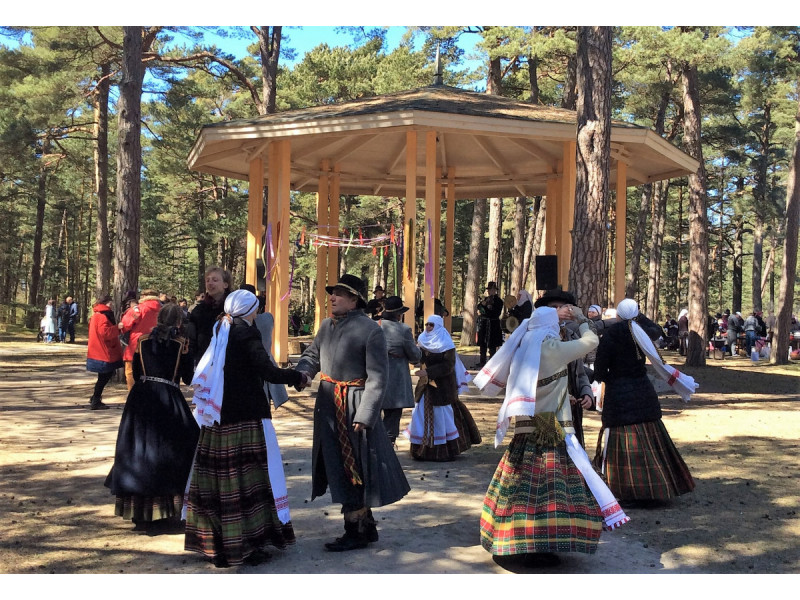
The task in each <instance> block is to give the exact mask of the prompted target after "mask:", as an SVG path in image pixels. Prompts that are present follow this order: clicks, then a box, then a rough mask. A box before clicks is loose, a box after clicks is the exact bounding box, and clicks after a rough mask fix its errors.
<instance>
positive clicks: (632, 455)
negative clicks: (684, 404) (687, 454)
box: [601, 419, 695, 500]
mask: <svg viewBox="0 0 800 600" xmlns="http://www.w3.org/2000/svg"><path fill="white" fill-rule="evenodd" d="M601 435H603V433H602V432H601ZM604 474H605V476H606V481H607V482H608V487H609V488H610V489H611V491H612V492H613V493H614V495H615V496H616V497H617V498H619V499H620V500H668V499H670V498H674V497H676V496H680V495H681V494H686V493H688V492H691V491H692V490H693V489H694V485H695V484H694V479H692V475H691V473H690V472H689V468H688V467H687V466H686V463H685V462H683V458H681V455H680V453H679V452H678V449H677V448H676V447H675V444H674V443H673V442H672V438H670V437H669V433H667V429H666V427H664V424H663V423H662V422H661V420H660V419H659V420H658V421H648V422H646V423H636V424H634V425H625V426H619V427H610V428H609V429H608V441H607V445H606V451H605V469H604Z"/></svg>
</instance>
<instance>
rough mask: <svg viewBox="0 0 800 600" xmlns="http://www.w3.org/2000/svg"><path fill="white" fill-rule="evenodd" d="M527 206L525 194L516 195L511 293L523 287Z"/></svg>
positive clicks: (516, 293) (517, 292) (517, 293)
mask: <svg viewBox="0 0 800 600" xmlns="http://www.w3.org/2000/svg"><path fill="white" fill-rule="evenodd" d="M527 208H528V199H527V198H526V197H525V196H517V198H516V200H515V201H514V235H513V237H512V242H511V243H512V247H511V284H510V285H509V290H510V293H511V294H515V295H519V291H520V290H521V289H522V288H523V287H524V283H523V280H522V272H523V268H524V266H525V264H524V262H523V259H524V258H525V230H526V227H525V225H526V223H525V215H526V213H527Z"/></svg>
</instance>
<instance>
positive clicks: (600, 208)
mask: <svg viewBox="0 0 800 600" xmlns="http://www.w3.org/2000/svg"><path fill="white" fill-rule="evenodd" d="M577 82H578V86H577V87H578V103H577V111H578V115H577V119H578V135H577V153H576V154H577V159H576V166H577V168H576V179H575V219H574V222H573V228H572V259H571V261H570V269H569V289H570V290H571V291H572V293H573V294H574V295H575V298H576V300H577V302H578V306H582V307H587V306H589V305H590V304H594V303H596V302H600V301H601V300H604V299H605V297H606V284H607V281H608V266H607V262H606V242H607V240H608V233H607V225H606V223H607V216H608V182H609V160H610V153H611V28H610V27H578V56H577ZM618 243H622V244H624V240H621V241H619V242H618ZM616 300H617V301H619V300H621V298H617V299H616Z"/></svg>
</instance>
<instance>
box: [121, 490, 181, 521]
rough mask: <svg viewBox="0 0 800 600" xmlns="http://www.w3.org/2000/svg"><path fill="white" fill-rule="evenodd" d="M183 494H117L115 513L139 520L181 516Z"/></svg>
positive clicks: (125, 517)
mask: <svg viewBox="0 0 800 600" xmlns="http://www.w3.org/2000/svg"><path fill="white" fill-rule="evenodd" d="M182 508H183V494H179V495H177V496H133V495H117V497H116V501H115V502H114V514H115V515H117V516H118V517H122V518H123V519H128V520H131V521H137V522H145V523H146V522H152V521H159V520H161V519H172V518H174V517H180V514H181V509H182Z"/></svg>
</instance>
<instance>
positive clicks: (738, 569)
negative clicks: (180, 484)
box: [0, 342, 800, 574]
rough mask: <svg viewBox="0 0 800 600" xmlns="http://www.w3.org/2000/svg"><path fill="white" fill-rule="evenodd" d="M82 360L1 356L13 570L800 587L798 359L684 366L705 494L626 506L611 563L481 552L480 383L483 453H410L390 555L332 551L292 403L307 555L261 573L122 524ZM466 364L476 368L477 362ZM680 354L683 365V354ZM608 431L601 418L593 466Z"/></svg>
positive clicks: (7, 350)
mask: <svg viewBox="0 0 800 600" xmlns="http://www.w3.org/2000/svg"><path fill="white" fill-rule="evenodd" d="M85 350H86V349H85V345H81V344H80V343H78V344H75V345H68V344H61V345H45V344H36V343H31V342H0V520H2V525H3V527H2V536H1V537H0V573H3V574H31V573H39V574H45V573H63V574H66V573H77V574H86V573H106V574H117V573H136V574H157V573H214V572H216V573H236V572H240V573H263V574H312V573H313V574H339V573H373V574H383V573H393V574H503V573H570V574H656V573H669V574H676V573H680V574H734V573H762V574H777V573H800V544H798V540H800V537H799V536H800V518H799V517H798V513H799V512H800V465H799V464H798V460H797V454H798V450H800V447H799V446H800V443H799V442H798V431H800V411H798V408H800V364H797V363H795V364H793V365H791V366H789V367H774V366H771V365H769V364H768V363H765V362H762V363H759V364H753V363H751V362H750V360H749V359H743V358H734V359H726V360H722V361H717V360H710V361H709V364H708V365H707V366H706V367H704V368H702V369H694V370H691V369H687V372H689V373H690V374H692V375H693V376H694V377H695V378H696V379H697V381H698V382H699V383H700V389H699V393H697V394H695V396H694V397H693V399H692V402H691V403H689V404H683V403H682V402H681V401H680V400H679V399H678V398H677V396H675V395H674V394H671V393H668V392H665V393H662V394H661V397H662V406H663V409H664V422H665V424H666V427H667V429H668V431H669V432H670V434H671V436H672V437H673V439H674V441H675V443H676V445H677V446H678V448H679V450H680V451H681V453H682V455H683V457H684V459H685V461H686V463H687V464H688V466H689V468H690V469H691V471H692V474H693V476H694V478H695V480H696V483H697V487H696V489H695V490H694V491H693V492H692V493H690V494H687V495H684V496H681V497H680V498H678V499H676V500H674V501H672V502H670V503H666V504H659V505H656V506H649V507H636V506H631V507H628V506H624V505H623V506H624V508H626V511H627V512H628V514H629V516H630V517H631V522H630V523H628V524H627V525H625V526H624V527H623V528H621V529H619V530H616V531H615V532H604V533H603V536H602V538H601V542H600V545H599V548H598V550H597V553H596V554H594V555H591V556H590V555H579V554H576V555H571V554H563V555H560V558H561V564H560V565H558V566H556V567H543V566H540V565H537V564H536V563H534V562H532V561H531V560H529V559H506V560H501V559H497V560H494V559H493V558H492V557H491V555H490V554H489V553H487V552H486V551H485V550H483V549H482V548H481V546H480V544H479V533H478V519H479V516H480V511H481V506H482V501H483V495H484V493H485V491H486V487H487V485H488V483H489V481H490V479H491V477H492V473H493V472H494V469H495V467H496V465H497V462H498V461H499V459H500V457H501V455H502V452H503V450H504V447H501V448H494V447H493V445H492V443H491V439H492V438H491V435H492V432H493V430H494V424H495V418H496V415H497V410H498V408H499V406H500V399H499V398H486V397H481V396H480V395H479V394H478V392H477V390H476V389H475V388H474V387H472V388H471V390H470V393H469V394H467V395H464V396H463V397H462V399H463V400H464V401H465V403H466V404H467V406H468V407H469V409H470V410H471V411H472V413H473V415H474V416H475V418H476V420H477V422H478V424H479V426H480V427H481V431H482V432H483V434H484V442H483V443H482V444H481V445H480V446H477V447H474V448H472V449H471V450H470V451H468V452H467V453H465V454H464V455H462V456H460V457H459V458H458V460H456V461H455V462H452V463H439V464H435V463H420V462H416V461H413V460H411V458H410V456H409V454H408V442H406V441H405V440H402V441H401V442H400V445H399V450H398V456H399V458H400V461H401V463H402V464H403V467H404V469H405V472H406V476H407V478H408V481H409V483H410V484H411V492H410V494H409V495H408V496H407V497H406V498H404V499H403V500H402V501H401V502H398V503H396V504H394V505H391V506H387V507H383V508H379V509H376V510H375V511H374V512H375V515H376V518H377V519H378V521H379V523H378V525H379V529H380V541H378V542H377V543H375V544H372V545H371V546H370V547H369V548H368V549H365V550H359V551H353V552H347V553H341V554H336V553H330V552H327V551H325V549H324V548H323V543H324V542H326V541H330V540H331V539H333V538H334V537H337V536H339V535H341V532H342V518H341V515H340V513H339V508H340V507H339V506H338V505H333V504H331V502H330V497H329V496H327V497H323V498H317V499H316V500H314V501H313V502H311V501H310V491H311V482H310V455H311V451H310V448H311V407H312V405H313V397H312V396H311V394H309V393H308V391H306V392H303V393H300V394H297V393H295V392H294V391H293V390H292V391H291V396H292V400H291V401H290V402H289V403H287V405H285V406H284V407H282V408H281V409H279V410H276V411H275V412H274V415H273V416H274V424H275V428H276V430H277V433H278V440H279V441H280V444H281V448H282V454H283V461H284V465H285V472H286V476H287V483H288V488H289V499H290V505H291V509H292V521H293V524H294V529H295V533H296V535H297V544H296V545H294V546H291V547H290V548H288V549H287V550H284V551H275V552H274V557H273V559H272V560H271V561H270V562H268V563H265V564H262V565H259V566H255V567H250V566H247V567H239V568H231V569H216V568H215V567H213V566H212V565H211V564H210V563H209V562H207V561H206V560H204V559H203V557H201V556H200V555H198V554H193V553H188V552H185V551H184V550H183V536H182V535H181V534H179V533H178V534H164V535H157V536H156V535H152V536H151V535H147V534H145V533H139V532H134V531H133V530H132V529H133V527H132V524H131V523H130V522H128V521H124V520H122V519H121V518H119V517H115V516H114V514H113V513H114V505H113V498H112V496H111V495H110V493H109V491H108V490H107V489H106V488H105V487H104V486H103V481H104V479H105V476H106V474H107V473H108V470H109V468H110V467H111V464H112V460H113V452H114V443H115V438H116V433H117V427H118V425H119V419H120V416H121V414H122V408H123V405H124V402H125V398H126V391H127V390H126V388H125V385H124V382H122V381H112V383H111V384H110V385H109V387H108V388H107V391H106V393H105V394H104V401H105V402H106V403H107V404H109V405H110V406H111V410H107V411H90V410H88V398H89V396H90V395H91V388H92V385H93V383H94V380H95V376H94V375H91V374H89V373H87V372H86V371H85ZM462 357H463V359H464V362H465V364H466V365H467V366H468V367H469V366H470V365H471V364H473V363H474V362H475V359H476V357H475V356H473V355H470V354H467V353H462ZM665 358H666V359H667V361H668V362H670V363H671V364H673V365H676V366H679V365H680V363H681V359H680V357H678V356H677V355H675V354H670V353H666V354H665ZM313 389H314V388H313V387H312V388H311V390H312V392H313ZM410 412H411V411H410V410H408V411H406V412H405V414H404V421H403V423H404V424H405V423H407V422H408V419H409V418H410ZM599 425H600V421H599V416H598V415H597V414H590V415H589V416H588V419H587V424H586V429H587V445H588V446H589V454H590V456H591V455H593V452H594V445H595V441H596V438H597V432H598V430H599ZM509 439H510V438H507V439H506V443H507V442H508V441H509Z"/></svg>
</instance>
